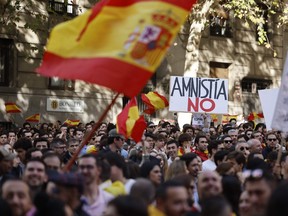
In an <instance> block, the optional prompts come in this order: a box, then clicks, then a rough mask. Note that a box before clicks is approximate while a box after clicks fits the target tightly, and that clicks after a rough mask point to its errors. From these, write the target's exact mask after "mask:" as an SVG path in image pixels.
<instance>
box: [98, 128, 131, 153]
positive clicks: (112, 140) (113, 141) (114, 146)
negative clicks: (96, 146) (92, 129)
mask: <svg viewBox="0 0 288 216" xmlns="http://www.w3.org/2000/svg"><path fill="white" fill-rule="evenodd" d="M123 144H124V136H123V135H121V134H119V133H117V131H116V129H112V130H110V131H109V133H108V145H107V146H105V147H104V149H103V150H102V152H103V153H108V152H111V151H112V152H116V153H119V154H121V155H122V151H126V150H124V149H122V147H123ZM126 152H127V151H126ZM127 154H128V152H127Z"/></svg>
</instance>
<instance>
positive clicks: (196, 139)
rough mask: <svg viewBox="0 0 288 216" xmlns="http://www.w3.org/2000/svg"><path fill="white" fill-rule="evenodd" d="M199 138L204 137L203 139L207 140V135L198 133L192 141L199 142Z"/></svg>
mask: <svg viewBox="0 0 288 216" xmlns="http://www.w3.org/2000/svg"><path fill="white" fill-rule="evenodd" d="M201 138H205V139H206V140H207V141H208V139H207V137H206V136H205V135H198V136H196V137H195V140H194V143H195V144H198V143H199V140H200V139H201Z"/></svg>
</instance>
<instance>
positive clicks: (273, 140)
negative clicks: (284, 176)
mask: <svg viewBox="0 0 288 216" xmlns="http://www.w3.org/2000/svg"><path fill="white" fill-rule="evenodd" d="M278 143H279V141H278V139H277V136H276V134H275V133H273V132H270V133H268V134H267V136H266V147H265V148H264V149H263V151H262V154H263V157H264V158H265V159H266V158H267V156H268V155H269V153H270V152H272V151H276V150H277V146H278Z"/></svg>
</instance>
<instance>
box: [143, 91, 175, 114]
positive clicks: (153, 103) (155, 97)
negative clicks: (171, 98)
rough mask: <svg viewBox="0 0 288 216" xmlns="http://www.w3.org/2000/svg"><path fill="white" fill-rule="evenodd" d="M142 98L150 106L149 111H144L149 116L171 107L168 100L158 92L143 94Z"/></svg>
mask: <svg viewBox="0 0 288 216" xmlns="http://www.w3.org/2000/svg"><path fill="white" fill-rule="evenodd" d="M141 98H142V100H143V102H144V103H145V104H146V105H147V106H148V109H146V110H144V112H145V113H147V114H152V113H154V112H155V111H156V110H160V109H164V108H165V107H167V106H169V103H168V101H167V99H166V98H165V97H164V96H162V95H160V94H159V93H158V92H148V94H142V95H141Z"/></svg>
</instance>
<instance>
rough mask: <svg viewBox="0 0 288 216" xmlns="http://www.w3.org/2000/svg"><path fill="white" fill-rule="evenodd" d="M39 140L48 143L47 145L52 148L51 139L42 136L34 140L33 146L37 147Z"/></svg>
mask: <svg viewBox="0 0 288 216" xmlns="http://www.w3.org/2000/svg"><path fill="white" fill-rule="evenodd" d="M38 142H46V143H47V147H48V148H50V145H49V141H48V140H47V139H46V138H43V137H40V138H36V139H35V140H34V142H33V147H36V145H37V143H38Z"/></svg>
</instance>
